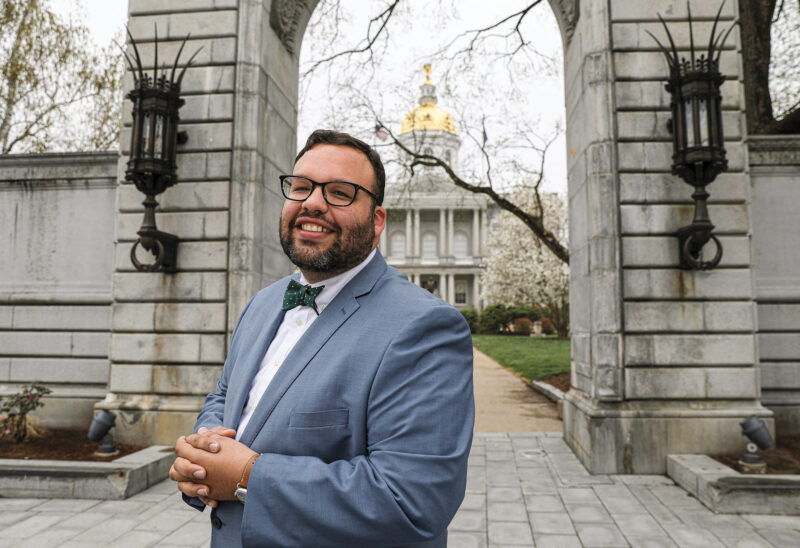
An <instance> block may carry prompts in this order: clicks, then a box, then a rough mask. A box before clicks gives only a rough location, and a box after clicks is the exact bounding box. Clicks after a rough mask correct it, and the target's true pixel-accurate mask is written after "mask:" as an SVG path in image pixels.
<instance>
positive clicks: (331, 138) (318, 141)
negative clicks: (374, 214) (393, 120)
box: [294, 129, 386, 205]
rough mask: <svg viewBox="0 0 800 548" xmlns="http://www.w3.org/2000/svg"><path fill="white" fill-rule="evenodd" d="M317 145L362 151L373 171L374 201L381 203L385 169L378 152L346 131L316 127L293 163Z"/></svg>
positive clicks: (384, 184) (384, 183)
mask: <svg viewBox="0 0 800 548" xmlns="http://www.w3.org/2000/svg"><path fill="white" fill-rule="evenodd" d="M317 145H341V146H346V147H350V148H354V149H356V150H358V151H360V152H362V153H364V156H366V157H367V160H369V163H370V165H371V166H372V171H374V172H375V196H376V197H377V199H376V200H375V201H376V202H377V203H378V205H382V204H383V189H384V187H385V186H386V171H385V170H384V169H383V162H381V157H380V154H378V152H377V151H376V150H375V149H374V148H372V147H371V146H369V145H368V144H367V143H365V142H364V141H362V140H361V139H356V138H355V137H353V136H352V135H349V134H347V133H343V132H341V131H333V130H330V129H318V130H315V131H314V133H312V134H311V135H309V136H308V139H307V140H306V144H305V146H304V147H303V149H302V150H301V151H300V152H298V153H297V158H295V159H294V163H297V161H298V160H299V159H300V158H302V157H303V154H305V153H306V152H308V151H309V150H311V149H312V148H313V147H315V146H317Z"/></svg>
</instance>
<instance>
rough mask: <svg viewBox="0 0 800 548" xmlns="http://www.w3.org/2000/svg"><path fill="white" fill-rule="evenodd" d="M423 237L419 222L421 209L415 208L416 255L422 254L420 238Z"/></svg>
mask: <svg viewBox="0 0 800 548" xmlns="http://www.w3.org/2000/svg"><path fill="white" fill-rule="evenodd" d="M421 239H422V230H421V227H420V222H419V209H415V210H414V257H419V256H420V247H421V245H420V240H421Z"/></svg>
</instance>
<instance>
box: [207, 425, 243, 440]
mask: <svg viewBox="0 0 800 548" xmlns="http://www.w3.org/2000/svg"><path fill="white" fill-rule="evenodd" d="M211 431H212V432H214V433H215V434H219V435H220V436H225V437H226V438H235V437H236V430H234V429H233V428H227V427H225V426H215V427H214V428H212V429H211ZM198 432H199V431H198Z"/></svg>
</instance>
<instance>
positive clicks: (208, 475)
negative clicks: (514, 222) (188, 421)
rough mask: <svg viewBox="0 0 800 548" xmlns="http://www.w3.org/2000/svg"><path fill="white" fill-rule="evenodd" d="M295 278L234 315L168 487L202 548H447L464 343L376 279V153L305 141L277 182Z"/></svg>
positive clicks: (468, 405)
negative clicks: (199, 516)
mask: <svg viewBox="0 0 800 548" xmlns="http://www.w3.org/2000/svg"><path fill="white" fill-rule="evenodd" d="M280 179H281V189H282V192H283V195H284V197H285V198H286V200H285V202H284V206H283V211H282V213H281V219H280V239H281V244H282V246H283V249H284V251H285V252H286V254H287V255H288V256H289V258H290V259H291V260H292V262H293V263H294V264H295V265H297V266H298V268H299V269H300V273H299V274H295V275H293V276H290V277H288V278H285V279H283V280H280V281H278V282H276V283H274V284H272V285H271V286H269V287H267V288H265V289H263V290H261V291H260V292H259V293H258V294H257V295H256V296H255V297H254V298H253V299H252V300H251V301H250V303H249V304H248V305H247V307H246V308H245V309H244V311H243V312H242V314H241V316H240V318H239V321H238V323H237V325H236V328H235V329H234V332H233V336H232V338H231V346H230V351H229V353H228V357H227V360H226V362H225V367H224V368H223V371H222V375H221V378H220V380H219V383H218V384H217V388H216V390H215V391H214V392H213V393H212V394H210V395H209V396H208V398H207V399H206V402H205V405H204V407H203V410H202V412H201V413H200V416H199V417H198V420H197V424H196V425H195V433H194V434H191V435H189V436H182V437H181V438H179V439H178V441H177V443H176V451H177V455H178V457H177V458H176V459H175V463H174V464H173V466H172V469H171V471H170V477H171V478H172V479H173V480H175V481H177V482H178V488H179V489H180V490H181V491H182V492H183V495H184V498H185V500H186V501H187V502H188V503H189V504H191V505H193V506H195V507H197V508H198V509H203V508H204V506H205V505H208V506H211V507H212V511H211V522H212V526H213V529H212V546H225V547H228V546H239V545H242V546H314V547H322V546H347V547H353V546H401V545H414V546H437V547H438V546H446V544H447V525H448V524H449V522H450V520H451V519H452V517H453V515H454V514H455V512H456V510H457V509H458V506H459V505H460V503H461V500H462V499H463V496H464V490H465V486H466V470H467V456H468V453H469V448H470V444H471V440H472V426H473V421H474V403H473V393H472V341H471V337H470V333H469V328H468V327H467V324H466V322H465V321H464V319H463V318H462V317H461V315H460V314H459V313H458V312H457V311H456V310H455V309H454V308H452V307H451V306H449V305H448V304H446V303H444V302H442V301H441V300H439V299H437V298H436V297H434V296H433V295H431V294H430V293H428V292H427V291H425V290H423V289H421V288H419V287H417V286H415V285H413V284H411V283H409V282H408V280H406V279H405V278H404V277H403V276H401V275H400V274H399V273H398V272H397V271H396V270H395V269H394V268H391V267H389V266H387V265H386V262H385V261H384V260H383V257H382V256H381V254H380V252H379V251H378V250H377V249H376V247H377V244H378V241H379V238H380V234H381V232H382V231H383V229H384V227H385V223H386V210H385V209H384V208H383V207H381V203H382V201H383V193H384V181H385V175H384V170H383V165H382V163H381V161H380V157H379V156H378V154H377V152H375V151H374V150H373V149H372V148H370V147H369V146H368V145H367V144H366V143H363V142H362V141H360V140H358V139H355V138H353V137H351V136H349V135H347V134H343V133H337V132H332V131H315V132H314V133H313V134H312V135H311V136H310V137H309V139H308V141H307V143H306V145H305V147H304V148H303V150H301V151H300V153H299V154H298V156H297V160H296V163H295V166H294V171H293V174H292V175H285V176H281V177H280Z"/></svg>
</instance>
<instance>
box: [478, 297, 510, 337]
mask: <svg viewBox="0 0 800 548" xmlns="http://www.w3.org/2000/svg"><path fill="white" fill-rule="evenodd" d="M512 319H513V318H512V317H511V314H510V313H509V311H508V307H506V305H504V304H492V305H489V306H487V307H486V308H485V309H484V310H483V313H482V314H481V318H480V320H479V322H478V326H479V328H480V331H481V333H502V332H504V331H505V330H506V326H507V325H508V324H509V322H511V320H512Z"/></svg>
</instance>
